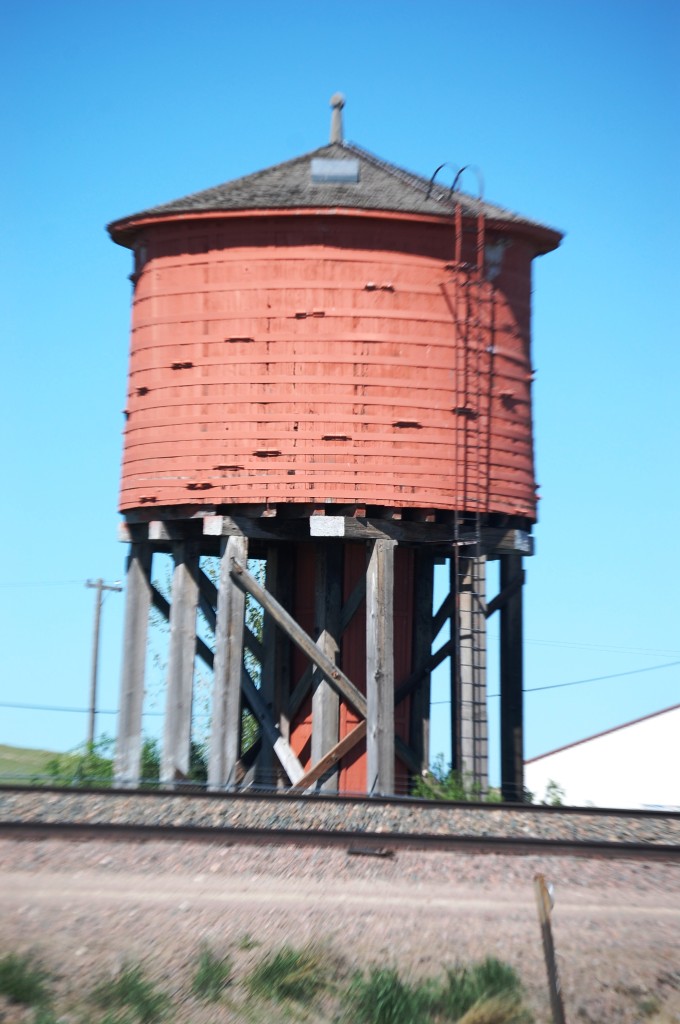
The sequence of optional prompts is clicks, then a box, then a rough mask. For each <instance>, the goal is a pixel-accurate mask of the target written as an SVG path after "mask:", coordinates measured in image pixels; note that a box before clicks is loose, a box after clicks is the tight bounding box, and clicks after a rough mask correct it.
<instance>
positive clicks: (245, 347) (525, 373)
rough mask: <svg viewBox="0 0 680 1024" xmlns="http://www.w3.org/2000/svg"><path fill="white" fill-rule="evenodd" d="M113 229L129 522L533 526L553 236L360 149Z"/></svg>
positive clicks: (311, 159) (333, 148)
mask: <svg viewBox="0 0 680 1024" xmlns="http://www.w3.org/2000/svg"><path fill="white" fill-rule="evenodd" d="M109 230H110V233H111V236H112V237H113V239H114V240H115V241H116V242H119V243H120V244H121V245H124V246H127V247H129V248H131V249H133V250H134V252H135V259H136V266H135V273H134V275H133V278H134V282H135V287H134V301H133V313H132V341H131V352H130V372H129V386H128V397H127V406H126V413H127V423H126V427H125V440H124V453H123V474H122V487H121V500H120V507H121V511H123V512H127V513H130V512H133V510H138V509H144V508H148V507H149V506H151V507H152V508H154V509H156V508H158V509H161V508H168V507H173V508H175V507H177V506H181V507H183V508H189V509H191V508H192V507H197V506H200V507H218V506H234V505H250V506H252V505H272V506H276V505H278V504H282V503H291V502H292V503H304V504H312V505H314V506H316V507H323V506H338V505H340V506H348V505H349V506H388V507H391V508H397V509H399V508H418V509H423V508H426V509H436V510H454V511H461V512H481V513H503V514H507V515H511V516H520V517H523V518H525V519H527V520H533V519H534V518H535V511H536V499H535V483H534V470H533V445H532V422H531V378H532V368H531V358H530V300H531V262H532V259H533V258H534V257H535V256H537V255H539V254H541V253H545V252H548V251H550V250H551V249H554V248H555V247H556V246H557V244H558V243H559V240H560V235H559V234H558V233H557V232H555V231H553V230H551V229H549V228H546V227H544V226H542V225H540V224H536V223H534V222H532V221H528V220H526V219H522V218H519V217H517V216H516V215H514V214H511V213H509V212H508V211H506V210H503V209H502V208H500V207H497V206H493V205H491V204H488V203H484V202H481V201H479V200H475V199H472V198H471V197H469V196H466V195H463V194H461V193H453V192H451V191H450V190H448V189H443V188H441V187H439V186H437V185H432V184H431V183H430V182H428V181H427V180H426V179H422V178H418V177H417V176H414V175H411V174H408V173H406V172H404V171H402V170H401V169H399V168H396V167H394V166H392V165H389V164H385V163H384V162H382V161H380V160H378V159H377V158H375V157H373V156H372V155H370V154H368V153H366V152H365V151H364V150H361V149H358V148H357V147H355V146H351V145H349V144H346V143H332V144H330V145H328V146H324V147H322V148H321V149H319V150H316V151H315V152H314V153H311V154H307V155H305V156H303V157H299V158H297V159H296V160H292V161H289V162H288V163H285V164H280V165H278V166H276V167H274V168H270V169H269V170H267V171H262V172H259V173H258V174H254V175H250V176H249V177H246V178H242V179H239V180H237V181H235V182H230V183H227V184H226V185H223V186H219V187H217V188H215V189H209V190H208V191H206V192H202V193H197V194H196V195H193V196H189V197H186V198H185V199H181V200H178V201H176V202H173V203H169V204H166V205H165V206H162V207H157V208H155V209H153V210H149V211H145V212H143V213H140V214H136V215H133V216H131V217H126V218H124V219H122V220H119V221H116V222H114V223H113V224H112V225H110V227H109Z"/></svg>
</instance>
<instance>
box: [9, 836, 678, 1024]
mask: <svg viewBox="0 0 680 1024" xmlns="http://www.w3.org/2000/svg"><path fill="white" fill-rule="evenodd" d="M537 873H542V874H543V875H545V877H546V879H547V880H549V881H551V882H552V883H553V884H554V886H555V909H554V913H553V930H554V938H555V945H556V949H557V953H558V958H559V970H560V975H561V982H562V988H563V994H564V1003H565V1008H566V1016H567V1020H568V1021H569V1022H570V1024H577V1022H583V1024H639V1022H642V1021H652V1020H655V1021H659V1022H660V1021H663V1022H664V1024H666V1022H669V1024H670V1022H673V1024H675V1022H680V864H678V863H677V862H676V863H667V862H666V863H662V862H648V863H645V862H642V861H632V860H631V861H615V860H596V859H590V858H584V857H542V858H541V857H536V856H509V855H498V854H485V855H473V854H461V853H455V852H450V853H442V852H440V851H438V852H435V851H425V852H423V851H399V852H397V853H396V854H395V855H394V856H393V857H390V858H378V857H375V856H364V855H360V856H353V855H350V854H349V853H348V851H347V849H338V848H336V849H329V848H320V847H315V846H302V847H295V846H293V845H280V846H276V845H259V846H255V845H247V844H238V843H236V844H230V845H224V844H218V843H192V842H188V841H178V842H165V843H162V842H139V841H127V842H125V841H123V842H106V841H103V840H91V841H88V842H80V843H76V842H69V841H66V840H49V841H48V840H33V841H27V840H23V841H21V840H13V839H3V840H0V920H1V926H0V929H1V930H0V956H2V955H5V953H7V952H10V951H16V952H25V951H28V950H34V951H36V952H37V953H38V954H39V955H40V957H41V958H42V959H43V961H44V963H45V964H46V966H47V967H48V968H49V969H50V970H51V971H52V972H54V974H55V975H57V976H58V982H57V985H58V992H59V1007H60V1009H61V1010H62V1012H65V1008H66V1007H67V1006H69V1005H73V1003H74V1001H75V1000H76V999H77V998H78V995H79V993H82V992H83V991H84V990H85V989H87V988H91V987H92V985H93V984H94V983H95V982H96V981H97V980H100V979H101V978H102V977H106V976H111V974H112V973H115V971H116V970H118V969H119V968H120V966H121V965H122V964H123V963H124V962H125V961H126V960H132V961H138V960H139V961H142V962H143V963H144V964H145V965H146V967H147V969H148V971H149V973H150V975H151V976H153V977H154V978H156V979H158V981H159V983H160V984H161V985H162V986H163V987H164V988H165V989H166V990H167V991H169V992H171V993H173V994H175V995H177V996H179V993H180V992H181V991H183V992H186V991H187V990H188V987H189V984H190V981H189V979H190V977H191V971H192V964H193V963H194V962H195V958H196V956H197V953H198V951H199V949H200V948H201V945H202V944H205V943H207V944H208V945H209V946H210V947H211V949H213V950H214V952H215V953H217V954H219V955H227V954H229V955H231V956H232V957H233V960H234V968H235V974H236V975H237V976H244V975H245V973H247V971H248V970H249V969H250V968H251V967H252V966H253V964H254V963H255V962H256V961H257V960H258V959H259V958H261V956H262V955H263V952H264V951H266V950H268V949H270V948H276V947H278V946H280V945H282V944H283V943H291V944H293V945H304V944H306V943H309V942H321V943H324V944H325V945H327V946H329V947H330V948H332V949H333V950H334V951H335V952H336V953H338V954H339V955H340V956H341V957H342V958H343V959H344V961H345V962H346V963H347V965H348V967H350V968H354V967H362V966H364V967H365V966H367V965H369V964H374V963H375V964H380V965H395V966H398V967H399V968H400V969H401V970H402V971H403V972H404V974H405V975H407V976H420V975H434V974H439V973H440V971H441V970H442V968H443V967H444V966H447V965H453V964H454V963H457V962H468V961H472V960H478V959H482V958H484V957H485V956H488V955H489V956H496V957H498V958H499V959H502V960H505V961H507V962H509V963H510V964H512V965H513V966H514V967H515V968H516V969H517V970H518V972H519V973H520V975H521V977H522V980H523V982H524V984H525V987H526V991H527V1003H528V1005H529V1006H530V1007H531V1009H532V1010H533V1012H534V1014H535V1016H536V1020H537V1022H538V1024H548V1022H549V1020H550V1013H549V1003H548V996H547V983H546V972H545V963H544V959H543V950H542V944H541V937H540V930H539V925H538V918H537V913H536V902H535V896H534V888H533V879H534V876H535V875H536V874H537ZM5 1013H6V1014H7V1015H6V1016H5V1018H4V1019H5V1021H7V1022H10V1021H13V1020H17V1021H18V1020H22V1019H30V1018H27V1017H24V1018H22V1017H21V1016H18V1015H16V1016H14V1017H12V1016H11V1015H10V1012H9V1011H8V1009H7V1008H5ZM655 1013H656V1016H655ZM2 1019H3V1018H2V1011H1V1009H0V1020H2ZM65 1019H66V1020H70V1019H71V1018H70V1017H68V1015H66V1017H65ZM73 1019H80V1018H75V1017H74V1018H73ZM174 1019H175V1020H176V1021H177V1022H178V1024H185V1022H186V1024H189V1022H191V1024H201V1022H205V1024H217V1022H218V1021H236V1020H239V1019H243V1018H239V1016H238V1013H235V1012H234V1010H233V1007H232V1009H231V1010H230V1009H227V1008H224V1009H223V1010H219V1009H212V1010H210V1011H209V1012H208V1011H201V1010H200V1009H198V1008H197V1007H196V1006H189V1005H187V1006H185V1007H180V1008H179V1010H178V1013H177V1015H176V1017H175V1018H174ZM404 1024H408V1022H404Z"/></svg>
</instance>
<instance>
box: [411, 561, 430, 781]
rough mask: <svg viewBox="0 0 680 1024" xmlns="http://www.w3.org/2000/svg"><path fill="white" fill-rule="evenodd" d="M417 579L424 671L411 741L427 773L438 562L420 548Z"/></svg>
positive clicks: (416, 628)
mask: <svg viewBox="0 0 680 1024" xmlns="http://www.w3.org/2000/svg"><path fill="white" fill-rule="evenodd" d="M414 568H415V580H414V592H413V657H412V664H413V672H414V673H416V672H419V671H421V672H422V675H421V676H420V679H419V681H418V683H417V685H416V687H415V689H414V690H413V695H412V697H411V716H410V725H409V741H410V745H411V747H412V748H413V751H414V753H415V755H416V757H417V758H418V759H419V761H420V770H421V772H422V771H426V770H427V768H428V767H429V761H430V671H429V669H428V668H427V666H428V664H429V662H430V658H431V652H432V640H433V636H432V628H433V618H432V596H433V586H434V560H433V557H432V555H431V554H430V553H429V552H427V551H424V550H423V549H422V548H419V549H417V550H416V552H415V567H414Z"/></svg>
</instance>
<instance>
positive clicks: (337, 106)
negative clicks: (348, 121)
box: [330, 92, 345, 142]
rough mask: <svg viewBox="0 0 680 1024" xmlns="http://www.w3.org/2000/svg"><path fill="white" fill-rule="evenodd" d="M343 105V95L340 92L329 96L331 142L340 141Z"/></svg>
mask: <svg viewBox="0 0 680 1024" xmlns="http://www.w3.org/2000/svg"><path fill="white" fill-rule="evenodd" d="M344 105H345V97H344V96H343V95H342V93H341V92H334V93H333V95H332V96H331V107H332V108H333V113H332V114H331V137H330V141H331V142H342V141H343V139H342V108H343V107H344Z"/></svg>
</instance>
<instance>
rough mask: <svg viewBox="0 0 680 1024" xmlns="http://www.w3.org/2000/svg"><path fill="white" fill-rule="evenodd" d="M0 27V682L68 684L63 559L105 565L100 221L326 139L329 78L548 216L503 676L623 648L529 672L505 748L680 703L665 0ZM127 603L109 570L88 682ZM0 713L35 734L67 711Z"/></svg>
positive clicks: (64, 9)
mask: <svg viewBox="0 0 680 1024" xmlns="http://www.w3.org/2000/svg"><path fill="white" fill-rule="evenodd" d="M0 25H1V26H2V31H1V32H0V75H2V77H3V79H4V81H3V82H2V114H1V118H2V121H1V131H2V141H3V144H4V145H3V149H4V154H5V155H4V159H3V162H2V165H1V170H0V175H1V177H2V192H3V198H4V202H3V204H2V211H1V214H0V216H1V218H2V230H3V238H4V244H3V246H2V253H1V254H0V259H1V260H2V272H1V274H0V318H1V321H0V322H1V331H2V351H3V364H4V365H3V370H4V372H3V374H2V385H1V386H2V392H3V393H2V402H1V405H0V416H1V417H2V437H3V442H4V443H3V452H2V455H3V458H2V463H3V474H2V480H3V492H4V500H3V502H2V519H3V537H4V557H3V558H2V561H1V562H0V622H1V623H2V638H1V647H0V702H2V703H4V704H7V703H24V704H41V705H64V706H69V707H84V706H85V704H86V701H87V689H88V673H89V659H90V639H91V628H92V612H93V592H92V591H91V590H86V589H85V587H84V581H85V580H86V579H87V578H88V577H96V576H102V577H104V578H105V579H107V580H109V581H112V580H117V579H120V578H121V576H122V574H123V564H124V556H125V549H124V546H123V545H121V544H119V543H118V541H117V539H116V531H117V519H118V516H117V512H116V507H117V504H116V503H117V487H118V474H119V460H120V431H121V428H122V415H121V409H122V408H123V404H124V396H125V375H126V360H127V347H128V327H129V303H130V284H129V282H128V280H127V275H128V274H129V273H130V270H131V267H130V255H129V253H128V252H127V250H123V249H121V248H119V247H117V246H115V245H114V244H113V243H112V242H111V241H110V240H109V238H108V236H107V235H106V233H105V231H104V225H105V224H106V223H107V222H109V221H111V220H113V219H115V218H117V217H120V216H123V215H125V214H128V213H132V212H134V211H137V210H141V209H144V208H146V207H148V206H151V205H155V204H157V203H161V202H164V201H167V200H170V199H174V198H176V197H178V196H181V195H184V194H186V193H188V192H191V191H195V190H198V189H201V188H206V187H209V186H211V185H215V184H218V183H219V182H222V181H226V180H228V179H230V178H234V177H237V176H239V175H242V174H246V173H248V172H250V171H254V170H258V169H261V168H263V167H267V166H270V165H272V164H274V163H277V162H279V161H281V160H285V159H287V158H290V157H293V156H296V155H298V154H300V153H303V152H306V151H308V150H310V149H314V148H316V147H317V146H319V145H322V144H323V143H324V142H325V141H326V139H327V135H328V127H329V115H330V111H329V108H328V99H329V97H330V96H331V94H332V93H333V92H335V91H337V90H340V91H342V92H344V93H345V95H346V97H347V106H346V108H345V128H346V137H347V138H348V139H350V140H352V141H355V142H357V143H359V144H360V145H363V146H364V147H366V148H367V149H370V150H372V151H373V152H375V153H377V154H379V155H380V156H382V157H384V158H385V159H387V160H390V161H392V162H394V163H396V164H399V165H401V166H403V167H406V168H409V169H412V170H415V171H418V172H420V173H422V174H425V175H429V174H431V173H432V171H433V170H434V168H435V167H437V166H438V165H439V164H441V163H442V162H444V161H450V162H451V163H452V164H454V165H457V166H461V165H462V164H465V163H473V164H477V165H478V166H479V167H481V169H482V171H483V173H484V178H485V181H486V196H487V198H488V199H490V200H492V201H495V202H498V203H500V204H502V205H505V206H508V207H510V208H512V209H514V210H516V211H518V212H520V213H522V214H524V215H526V216H529V217H532V218H536V219H538V220H541V221H543V222H545V223H547V224H549V225H551V226H555V227H557V228H559V229H561V230H564V231H565V232H566V238H565V241H564V243H563V245H562V247H561V248H560V249H559V250H558V251H557V252H555V253H552V254H550V255H549V256H546V257H543V258H542V259H540V260H538V261H537V262H536V265H535V282H534V364H535V366H536V367H537V370H538V375H537V381H536V386H535V408H534V413H535V424H536V448H537V472H538V479H539V482H540V485H541V487H540V490H541V495H542V501H541V506H540V522H539V525H538V527H537V529H536V538H537V556H536V557H535V558H534V559H532V560H529V561H528V562H527V566H526V568H527V587H526V624H525V633H526V647H525V662H526V681H525V685H526V687H527V689H535V688H537V687H543V686H556V685H558V684H564V683H568V682H573V681H576V680H581V679H591V678H593V677H599V676H606V675H615V674H618V673H627V672H636V673H637V674H635V675H620V676H618V677H617V678H613V679H608V680H602V681H600V682H593V683H586V684H583V685H578V686H568V687H564V688H560V689H554V690H544V691H540V692H535V693H533V694H532V693H527V698H526V754H527V756H534V755H536V754H539V753H542V752H544V751H546V750H549V749H551V748H553V747H555V746H558V745H561V744H564V743H568V742H570V741H572V740H576V739H578V738H581V737H583V736H586V735H588V734H590V733H592V732H595V731H599V730H601V729H604V728H609V727H611V726H614V725H616V724H619V723H621V722H624V721H627V720H629V719H631V718H633V717H636V716H639V715H644V714H647V713H651V712H653V711H657V710H659V709H660V708H663V707H666V706H669V705H671V704H674V703H677V702H678V701H680V664H678V663H680V636H679V635H678V627H677V622H678V598H677V595H678V580H679V579H680V564H679V563H680V558H679V555H678V543H677V538H676V530H675V518H676V513H677V509H678V506H679V504H680V484H679V483H678V456H677V450H678V442H679V440H680V437H679V430H678V422H679V417H678V403H677V388H678V381H679V379H680V374H679V372H678V371H679V369H680V365H679V363H680V355H679V352H680V346H679V344H678V341H679V339H678V326H677V325H678V322H679V318H680V316H679V315H680V310H679V309H678V291H679V289H678V238H679V237H680V223H679V221H680V218H679V207H680V199H679V198H678V171H679V167H678V163H679V161H678V138H679V137H680V136H679V132H678V128H679V124H678V121H679V119H680V118H679V111H680V102H679V100H680V96H679V86H678V75H677V51H678V45H679V44H680V7H679V6H678V5H677V4H676V3H675V2H673V0H668V2H658V0H651V2H650V0H647V2H644V3H637V2H628V0H616V2H607V0H599V2H598V0H593V2H587V3H586V2H581V0H568V2H562V0H550V2H547V0H546V2H534V0H515V2H499V0H478V2H476V3H461V2H452V0H449V2H448V3H444V4H438V5H436V7H431V6H430V7H427V6H423V5H422V4H417V3H415V2H412V3H411V2H409V3H404V2H398V0H396V2H395V0H392V2H389V3H388V2H380V0H373V2H366V0H364V2H361V3H359V2H355V0H346V2H344V3H342V4H321V3H312V2H302V0H297V2H289V3H286V4H281V3H269V2H260V3H257V4H250V5H246V4H241V3H236V2H230V0H223V2H221V3H217V2H206V0H195V2H193V3H191V4H189V3H186V2H176V0H163V2H158V0H136V2H131V0H119V2H116V3H112V2H102V3H97V4H92V3H89V2H88V3H80V2H71V0H61V2H59V3H49V2H46V0H43V2H40V3H38V2H35V0H22V2H21V3H15V2H13V0H3V2H2V3H0ZM122 610H123V597H122V595H118V594H112V595H110V596H109V597H108V598H107V600H106V603H105V606H104V619H103V634H102V665H101V678H100V705H101V707H102V708H115V707H116V704H117V698H118V692H117V691H118V679H119V669H120V647H121V635H122ZM495 636H497V625H496V623H494V622H493V621H492V622H491V623H490V637H491V639H490V643H491V644H492V645H493V644H494V643H495V640H494V637H495ZM672 663H675V664H672ZM664 665H668V666H669V667H666V668H664V667H662V666H664ZM640 669H644V670H645V671H644V672H638V671H637V670H640ZM437 685H438V687H439V689H438V690H437V694H438V696H439V697H442V699H445V694H443V693H440V692H439V691H440V690H441V689H442V687H443V682H441V681H440V682H439V683H438V684H437ZM489 691H490V693H495V692H497V690H496V687H495V685H494V682H493V680H491V681H490V683H489ZM497 703H498V702H497V700H494V699H493V698H492V699H491V706H492V707H493V706H494V704H497ZM436 707H440V708H441V711H442V713H444V714H447V713H448V709H447V708H446V707H445V706H444V705H437V706H436ZM436 707H435V711H436ZM0 722H1V723H2V725H1V727H0V742H11V743H16V744H20V745H25V746H44V747H49V748H53V749H66V748H68V747H72V746H74V745H75V744H76V743H78V742H79V741H80V740H81V739H82V738H83V737H84V734H85V728H86V719H85V716H84V715H76V714H66V713H58V712H46V711H45V712H37V711H27V710H21V709H10V708H7V707H3V708H0ZM149 726H150V727H152V726H153V720H150V721H149ZM494 728H495V726H494ZM100 729H102V730H104V731H107V732H109V733H111V732H113V731H114V729H115V719H114V718H112V717H109V716H104V715H102V716H101V717H100ZM443 731H444V730H443V728H442V727H441V725H439V724H437V722H436V721H435V724H434V728H433V733H434V741H433V747H434V752H435V753H436V752H437V750H438V749H442V750H445V743H444V740H443V738H442V737H443ZM494 763H495V758H494Z"/></svg>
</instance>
